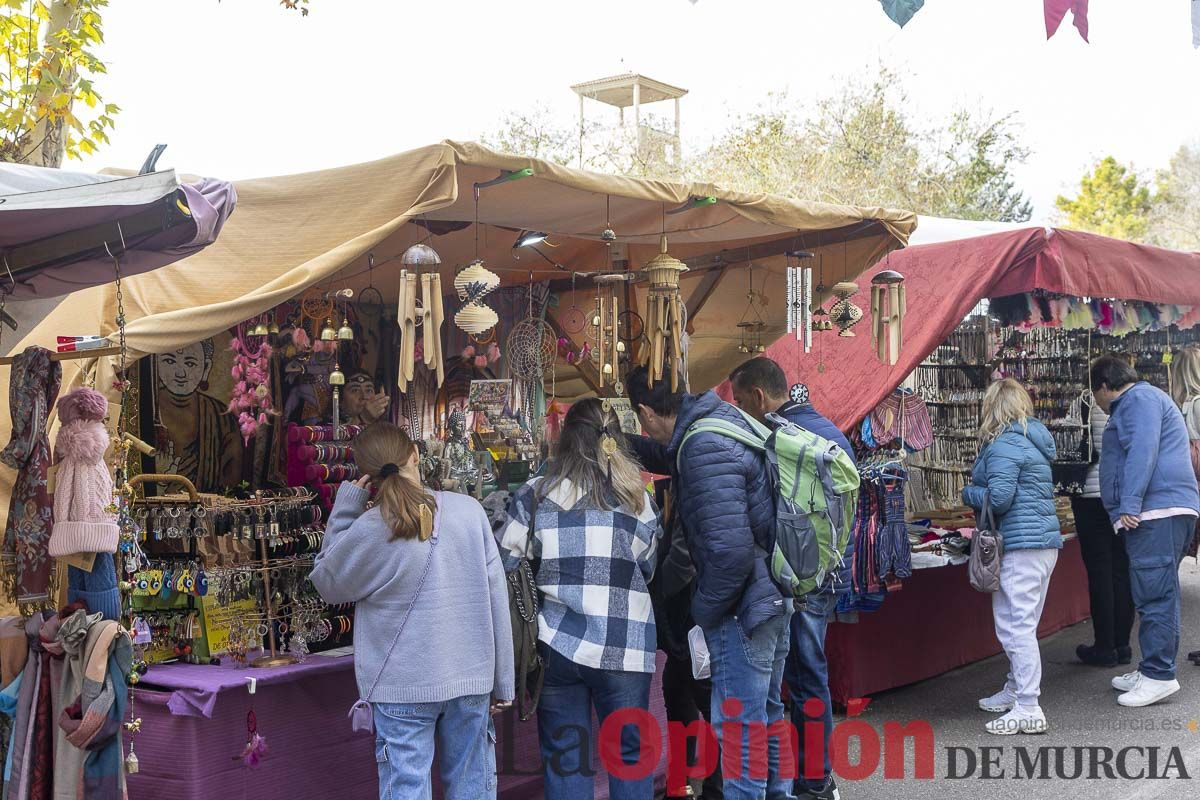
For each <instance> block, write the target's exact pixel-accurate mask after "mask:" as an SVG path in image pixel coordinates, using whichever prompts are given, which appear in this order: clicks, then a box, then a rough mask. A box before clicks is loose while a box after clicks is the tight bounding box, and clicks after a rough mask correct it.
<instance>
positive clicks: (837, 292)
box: [829, 281, 863, 337]
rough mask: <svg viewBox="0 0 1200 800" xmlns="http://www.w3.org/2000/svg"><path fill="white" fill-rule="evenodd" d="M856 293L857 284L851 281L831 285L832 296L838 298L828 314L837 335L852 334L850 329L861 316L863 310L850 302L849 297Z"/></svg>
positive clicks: (847, 335)
mask: <svg viewBox="0 0 1200 800" xmlns="http://www.w3.org/2000/svg"><path fill="white" fill-rule="evenodd" d="M856 294H858V286H857V285H855V284H854V283H853V282H852V281H842V282H841V283H836V284H834V286H833V296H834V297H836V298H838V300H837V302H836V303H834V304H833V307H832V308H831V309H830V310H829V316H830V317H831V318H832V320H833V324H834V325H836V326H837V328H838V336H846V337H849V336H853V335H854V331H852V330H850V329H851V328H852V327H854V326H855V325H857V324H858V323H859V321H860V320H861V319H862V318H863V310H862V309H861V308H859V307H858V306H856V305H854V303H852V302H850V298H851V297H853V296H854V295H856Z"/></svg>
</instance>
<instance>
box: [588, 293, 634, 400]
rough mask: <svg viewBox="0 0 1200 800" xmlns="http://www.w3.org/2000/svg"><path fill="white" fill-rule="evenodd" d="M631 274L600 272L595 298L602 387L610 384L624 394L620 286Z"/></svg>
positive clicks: (618, 392) (597, 352)
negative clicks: (621, 358)
mask: <svg viewBox="0 0 1200 800" xmlns="http://www.w3.org/2000/svg"><path fill="white" fill-rule="evenodd" d="M627 278H628V275H627V274H626V273H624V272H615V273H607V274H603V275H597V276H596V277H595V281H596V297H597V311H596V315H595V318H594V322H595V323H596V325H595V327H596V354H597V356H598V364H597V366H598V367H599V370H600V381H599V388H601V389H603V388H604V385H605V383H606V382H607V383H609V384H611V386H612V388H613V391H614V392H616V393H617V394H621V393H622V392H624V390H625V385H624V383H623V382H622V381H621V371H620V370H621V367H620V357H621V355H620V354H621V345H622V343H621V332H620V318H621V309H620V295H619V293H618V291H617V288H618V286H619V285H620V284H623V283H625V282H626V280H627Z"/></svg>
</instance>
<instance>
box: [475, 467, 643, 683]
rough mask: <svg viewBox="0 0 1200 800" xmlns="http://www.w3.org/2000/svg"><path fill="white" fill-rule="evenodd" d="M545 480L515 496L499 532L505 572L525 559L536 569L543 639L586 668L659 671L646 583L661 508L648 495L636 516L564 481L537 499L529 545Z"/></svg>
mask: <svg viewBox="0 0 1200 800" xmlns="http://www.w3.org/2000/svg"><path fill="white" fill-rule="evenodd" d="M543 480H544V479H543V478H534V479H533V480H531V481H530V482H529V483H527V484H525V485H524V486H522V487H521V488H520V489H519V490H518V491H517V493H516V494H515V495H513V499H512V503H511V505H510V506H509V516H508V522H507V523H506V524H505V526H504V528H503V529H502V530H501V531H500V533H499V534H498V535H497V539H498V541H499V543H500V555H501V557H502V558H503V559H504V568H505V570H506V571H511V570H513V569H516V567H517V562H518V561H519V559H520V556H521V555H527V556H528V557H529V558H531V559H532V560H534V562H535V564H537V566H536V569H537V586H538V589H539V590H540V591H541V593H542V594H543V600H542V604H541V610H540V613H539V614H538V639H539V640H540V641H542V642H545V643H546V645H548V646H549V647H551V648H552V649H553V650H554V651H555V652H557V653H559V654H560V655H562V656H563V657H565V658H569V659H570V660H571V661H573V662H575V663H576V664H581V665H583V666H585V667H592V668H593V669H610V670H621V671H624V672H654V669H655V650H656V648H657V641H658V640H657V632H656V631H655V628H654V614H653V611H652V608H651V603H650V591H649V589H647V584H648V583H649V582H650V579H651V578H652V577H653V576H654V565H655V552H656V548H657V546H658V539H659V537H660V535H661V533H662V529H661V528H660V527H659V521H658V508H657V507H656V506H655V505H654V502H653V501H652V500H651V499H650V498H649V497H647V498H646V505H645V507H644V508H643V509H642V513H641V514H638V515H636V516H635V515H634V514H631V513H629V512H627V511H625V510H623V509H616V510H613V511H603V510H600V509H595V508H591V507H589V506H588V503H587V500H586V498H583V497H581V496H580V494H581V493H580V492H578V491H577V490H576V489H575V488H574V487H573V486H572V485H571V484H570V483H569V482H567V481H564V482H563V483H561V484H559V486H557V487H555V489H554V491H553V492H551V493H550V494H549V495H548V496H546V497H538V498H537V512H536V520H535V522H534V525H533V529H534V530H533V539H532V542H531V541H530V540H529V519H530V517H531V515H533V513H534V511H533V508H534V493H535V492H536V491H537V489H538V486H540V485H541V484H542V481H543Z"/></svg>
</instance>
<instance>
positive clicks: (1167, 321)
mask: <svg viewBox="0 0 1200 800" xmlns="http://www.w3.org/2000/svg"><path fill="white" fill-rule="evenodd" d="M922 225H923V227H925V225H924V221H923V223H922ZM964 226H965V228H966V235H967V238H961V239H958V238H955V239H954V240H951V241H945V242H941V243H933V244H925V245H916V246H913V247H910V248H908V249H906V250H904V251H903V252H899V253H894V254H891V255H890V256H889V257H887V259H885V261H884V262H883V263H881V264H880V270H878V271H872V272H869V273H866V274H864V275H863V276H862V277H860V278H859V279H858V281H857V288H859V289H860V290H861V294H862V296H871V293H872V288H873V287H879V286H880V285H883V286H885V287H886V286H887V285H889V284H887V283H881V282H880V281H874V282H873V278H875V276H876V275H878V273H879V272H882V271H884V270H890V271H892V272H893V273H896V275H898V276H900V277H902V285H903V286H904V287H905V289H906V308H905V309H904V313H903V315H902V319H900V320H898V321H897V323H896V324H895V326H894V327H892V328H888V327H887V326H883V327H881V328H879V329H875V328H872V329H867V328H866V326H863V327H861V328H859V329H858V331H857V332H858V335H857V336H856V337H853V338H848V337H837V336H836V335H833V334H830V333H822V334H818V335H817V336H816V337H815V338H814V341H813V345H812V348H811V351H810V352H807V353H806V352H805V351H804V345H803V342H802V341H799V342H798V341H797V340H796V338H795V337H791V336H788V337H784V338H783V339H781V340H779V341H778V342H776V343H775V344H774V345H773V346H771V347H770V348H769V349H768V350H767V355H768V356H770V357H772V358H774V359H775V360H776V361H778V362H779V363H780V364H781V365H782V366H783V368H784V370H785V372H787V374H788V376H789V379H790V380H791V381H794V382H798V383H799V382H802V383H804V384H806V385H807V387H808V391H809V393H810V396H811V399H812V401H813V402H814V404H815V405H816V406H817V408H818V409H820V410H821V411H822V412H823V413H825V414H827V415H828V416H829V417H830V418H831V419H832V420H833V421H834V422H835V423H836V424H837V425H838V426H839V427H842V428H843V429H845V430H851V431H853V432H854V433H855V438H856V441H857V443H858V444H859V445H860V446H862V447H863V453H864V460H863V466H864V469H863V474H864V484H863V485H864V491H863V495H864V496H866V497H872V496H874V495H873V493H874V492H875V491H876V490H877V489H878V487H880V486H882V485H884V484H887V485H889V486H891V487H893V492H894V491H897V490H896V488H895V487H897V486H899V487H900V491H902V492H903V501H904V502H903V503H902V504H901V505H900V508H901V509H903V512H902V513H901V514H900V516H899V518H897V517H895V516H894V515H893V516H892V517H890V518H887V514H886V513H885V510H886V508H885V505H886V504H885V502H878V503H875V504H874V505H871V504H870V503H867V504H866V505H865V506H860V522H861V521H862V519H861V518H862V517H865V518H866V519H867V520H868V524H866V525H860V527H859V528H858V529H856V533H857V535H859V536H860V537H863V539H862V542H861V543H860V546H858V548H857V551H856V552H857V556H856V563H857V565H858V566H859V567H862V570H861V572H860V573H856V579H857V578H858V577H859V576H860V575H865V576H866V577H867V580H865V581H862V582H857V581H856V586H855V600H854V601H852V602H851V604H850V605H849V607H846V608H843V610H844V611H847V612H855V611H857V612H862V613H859V614H858V621H857V624H835V625H833V626H831V628H830V631H829V636H828V651H829V657H830V673H831V678H830V683H831V687H832V689H833V693H834V697H835V699H836V700H838V701H839V702H845V701H846V700H847V699H849V698H852V697H857V696H862V695H865V694H868V693H870V692H876V691H881V690H883V689H888V688H893V687H896V686H902V685H905V684H907V683H912V682H914V681H917V680H921V679H925V678H929V677H932V676H934V675H938V674H941V673H943V672H945V671H947V670H949V669H953V668H955V667H958V666H962V665H964V664H967V663H970V662H972V661H977V660H980V659H982V658H985V657H987V656H990V655H994V654H995V653H998V652H1000V647H999V643H998V642H997V641H996V640H995V638H994V636H993V635H992V633H991V630H992V629H991V625H990V622H989V617H988V603H987V602H986V598H985V597H984V598H981V597H980V596H979V595H978V594H977V593H975V592H974V591H973V590H971V588H970V586H969V583H968V581H967V576H966V569H965V566H963V562H964V561H965V557H964V556H963V555H962V553H963V549H962V545H963V544H964V541H963V539H962V538H961V537H960V536H958V535H957V534H958V533H959V530H960V529H963V528H967V529H969V528H970V527H971V526H973V524H974V519H973V516H972V515H971V514H970V512H969V511H967V510H965V509H963V508H961V507H960V501H959V499H958V497H959V492H960V490H961V488H962V486H963V484H964V482H965V481H966V480H967V476H968V474H969V469H970V466H971V464H972V463H973V461H974V458H975V455H976V452H977V448H978V444H977V441H976V439H975V431H976V430H977V429H978V425H979V419H978V415H979V409H980V404H981V401H982V396H983V390H984V389H985V388H986V386H987V384H988V383H990V382H991V380H993V379H994V378H996V377H1015V378H1017V379H1018V380H1020V381H1021V382H1022V383H1024V384H1025V385H1027V386H1028V387H1029V388H1030V389H1031V392H1032V394H1033V396H1034V400H1035V406H1036V409H1037V413H1038V416H1039V418H1041V419H1042V420H1043V421H1044V422H1046V423H1047V425H1048V426H1049V428H1050V429H1051V431H1052V432H1053V435H1054V437H1055V439H1056V444H1057V449H1058V451H1059V458H1058V460H1057V461H1056V462H1055V464H1054V474H1055V480H1056V484H1057V489H1058V491H1059V494H1060V495H1061V501H1062V502H1061V503H1060V516H1062V518H1063V530H1064V537H1065V543H1064V544H1065V550H1064V553H1063V556H1062V557H1061V558H1060V560H1059V563H1058V567H1057V569H1056V570H1055V572H1054V575H1053V577H1052V580H1051V587H1050V594H1049V596H1048V599H1047V604H1046V609H1045V613H1044V616H1043V619H1042V627H1041V633H1042V634H1043V635H1047V634H1049V633H1052V632H1054V631H1056V630H1059V629H1061V628H1063V627H1065V626H1067V625H1070V624H1073V623H1075V622H1078V621H1080V620H1083V619H1085V618H1086V617H1087V615H1088V613H1089V609H1088V602H1087V583H1086V574H1085V573H1084V570H1083V568H1082V562H1081V560H1080V559H1079V557H1078V543H1077V542H1075V541H1073V538H1074V537H1073V534H1074V529H1073V521H1072V520H1071V518H1070V515H1069V504H1068V502H1067V498H1068V497H1069V496H1070V495H1071V494H1075V493H1078V492H1079V491H1080V490H1081V485H1082V479H1083V477H1084V475H1086V470H1087V460H1088V454H1089V453H1090V451H1091V448H1090V442H1089V441H1088V430H1087V428H1086V425H1085V423H1084V420H1085V419H1086V411H1087V408H1086V407H1087V403H1088V398H1087V390H1088V388H1089V387H1088V382H1087V381H1088V379H1087V363H1088V361H1089V360H1090V359H1091V358H1092V357H1095V356H1097V355H1100V354H1102V353H1104V352H1113V351H1115V352H1121V353H1126V354H1128V355H1129V356H1130V357H1131V358H1133V359H1134V360H1135V361H1136V364H1137V369H1138V370H1139V373H1140V374H1141V375H1142V376H1143V377H1144V378H1145V379H1146V380H1149V381H1152V382H1154V383H1157V384H1159V385H1161V386H1162V387H1163V388H1166V386H1167V381H1168V371H1167V368H1166V363H1167V354H1169V353H1170V352H1172V351H1174V350H1176V349H1178V348H1180V347H1184V346H1186V345H1188V344H1194V343H1196V342H1197V341H1200V330H1198V329H1197V328H1196V323H1197V322H1198V321H1200V313H1198V312H1200V283H1197V281H1196V280H1195V276H1196V275H1197V274H1200V254H1196V253H1183V252H1174V251H1168V250H1162V249H1158V248H1153V247H1146V246H1141V245H1135V244H1132V243H1129V242H1123V241H1118V240H1114V239H1108V238H1105V237H1101V236H1095V235H1091V234H1086V233H1080V232H1075V231H1062V230H1047V229H1043V228H1026V229H1015V230H1004V231H1000V232H996V233H990V234H987V235H983V236H978V235H973V234H976V233H978V232H979V231H978V224H977V223H965V224H964ZM928 228H929V229H930V230H933V229H935V228H937V229H940V230H941V231H943V232H944V235H946V236H954V232H955V230H956V229H958V228H959V226H956V225H954V224H951V223H950V221H934V222H933V223H932V224H931V225H929V226H928ZM927 235H928V234H927ZM889 278H891V276H889ZM891 279H892V280H895V279H894V278H891ZM892 285H895V284H892ZM989 299H990V303H985V304H984V305H982V306H981V305H980V304H981V301H987V300H989ZM864 302H865V301H864ZM897 332H899V333H900V336H899V341H900V346H899V347H898V348H897V350H898V352H893V351H890V350H889V348H888V343H889V340H891V339H892V338H893V337H895V336H896V334H897ZM864 420H865V424H864ZM881 434H882V435H881ZM868 439H870V440H874V441H866V440H868ZM881 475H882V477H881ZM880 491H881V490H880ZM880 496H881V497H882V495H880ZM884 499H885V500H886V498H884ZM864 509H865V513H863V512H864ZM872 519H873V520H874V522H873V523H872V522H870V520H872ZM890 523H896V524H894V525H893V524H890ZM892 531H895V533H896V537H895V538H896V541H898V542H900V543H902V544H904V545H907V547H906V548H905V549H906V550H910V551H911V555H910V557H909V559H910V560H906V561H905V563H904V564H903V565H902V568H899V569H893V570H892V571H890V572H889V570H888V569H887V568H886V567H885V568H883V569H876V568H875V566H874V565H873V564H872V562H871V559H870V555H869V554H870V553H872V552H874V550H873V548H874V546H875V542H876V541H877V538H878V537H881V536H883V535H885V533H889V532H892ZM864 553H867V554H868V555H867V557H866V558H865V559H864V557H863V554H864ZM880 573H882V574H880ZM868 584H870V585H868ZM933 602H936V604H937V605H938V607H939V608H940V609H942V610H943V611H940V612H939V625H938V626H936V627H933V626H930V625H929V624H928V619H927V616H926V615H924V614H922V613H920V608H921V607H922V606H923V605H925V604H928V603H933ZM942 616H946V624H947V626H949V627H948V629H949V630H951V631H953V633H952V634H947V633H946V632H945V630H943V628H942V627H941V624H940V620H941V618H942ZM878 652H887V653H888V656H889V657H888V659H886V660H883V659H879V658H876V657H872V656H871V654H872V653H878ZM896 664H902V665H903V666H902V667H901V668H897V667H896Z"/></svg>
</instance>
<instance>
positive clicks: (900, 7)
mask: <svg viewBox="0 0 1200 800" xmlns="http://www.w3.org/2000/svg"><path fill="white" fill-rule="evenodd" d="M879 2H880V4H882V5H883V13H885V14H887V15H888V17H890V18H891V20H892V22H894V23H896V24H897V25H899V26H900V27H901V28H903V27H904V26H905V25H907V24H908V21H909V20H910V19H912V18H913V15H914V14H916V13H917V12H918V11H920V10H921V7H922V6H923V5H925V0H879ZM1193 5H1195V2H1194V0H1193Z"/></svg>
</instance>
